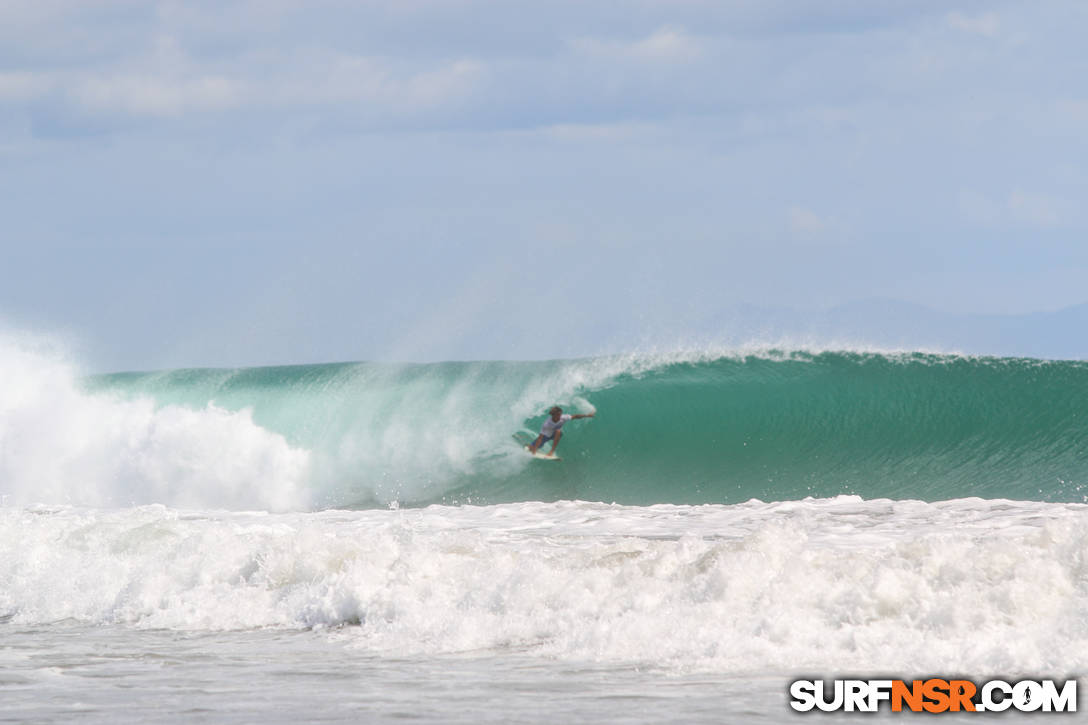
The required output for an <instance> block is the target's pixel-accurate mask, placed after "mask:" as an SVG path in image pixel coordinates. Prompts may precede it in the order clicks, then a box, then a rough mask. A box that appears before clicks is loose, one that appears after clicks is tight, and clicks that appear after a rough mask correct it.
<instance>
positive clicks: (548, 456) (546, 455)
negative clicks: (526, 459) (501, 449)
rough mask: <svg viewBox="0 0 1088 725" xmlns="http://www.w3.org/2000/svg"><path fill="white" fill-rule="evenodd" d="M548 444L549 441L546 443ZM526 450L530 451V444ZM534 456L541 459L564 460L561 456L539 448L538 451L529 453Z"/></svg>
mask: <svg viewBox="0 0 1088 725" xmlns="http://www.w3.org/2000/svg"><path fill="white" fill-rule="evenodd" d="M545 445H547V443H545ZM525 452H526V453H529V446H525ZM529 455H531V456H532V457H533V458H537V459H539V460H541V461H561V460H563V459H562V458H560V457H559V456H553V455H552V454H550V453H545V452H544V451H542V450H538V451H537V452H536V453H529Z"/></svg>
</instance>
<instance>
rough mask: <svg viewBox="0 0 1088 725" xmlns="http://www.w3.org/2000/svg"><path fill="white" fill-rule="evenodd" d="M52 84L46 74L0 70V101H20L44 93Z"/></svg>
mask: <svg viewBox="0 0 1088 725" xmlns="http://www.w3.org/2000/svg"><path fill="white" fill-rule="evenodd" d="M51 85H52V83H51V81H50V78H49V77H48V75H46V74H44V73H30V72H27V71H14V72H8V73H3V72H0V103H21V102H24V101H29V100H32V99H34V98H38V97H40V96H42V95H45V94H46V93H47V92H48V91H49V88H50V86H51Z"/></svg>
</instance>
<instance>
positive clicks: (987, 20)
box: [945, 12, 1001, 38]
mask: <svg viewBox="0 0 1088 725" xmlns="http://www.w3.org/2000/svg"><path fill="white" fill-rule="evenodd" d="M945 22H946V23H947V24H948V27H950V28H953V29H955V30H961V31H963V32H965V33H971V34H972V35H981V36H983V37H986V38H996V37H997V35H998V33H999V32H1000V30H1001V19H1000V18H998V16H997V13H983V14H981V15H974V16H971V15H964V14H963V13H959V12H953V13H949V14H948V15H946V16H945Z"/></svg>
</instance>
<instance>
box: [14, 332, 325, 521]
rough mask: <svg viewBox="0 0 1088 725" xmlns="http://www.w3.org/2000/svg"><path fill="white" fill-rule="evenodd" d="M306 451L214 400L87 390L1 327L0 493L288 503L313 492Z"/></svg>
mask: <svg viewBox="0 0 1088 725" xmlns="http://www.w3.org/2000/svg"><path fill="white" fill-rule="evenodd" d="M307 468H308V454H307V452H306V451H303V450H298V449H295V448H292V447H291V446H289V445H288V444H287V442H286V441H285V440H284V438H283V437H282V436H280V435H278V434H276V433H273V432H270V431H268V430H265V429H263V428H261V427H259V426H257V425H256V424H254V422H253V420H252V415H251V413H250V412H249V411H246V410H243V411H238V412H230V411H226V410H223V409H220V408H217V407H215V406H214V405H211V404H209V405H207V406H206V407H205V408H203V409H200V410H190V409H186V408H181V407H176V406H167V407H163V408H156V406H155V404H154V403H153V402H152V401H151V400H149V399H146V398H145V399H137V400H121V399H118V398H113V397H110V396H107V395H91V394H88V393H85V392H83V391H82V390H81V389H80V387H79V384H78V382H77V374H76V370H75V368H74V367H73V366H72V365H71V364H70V363H69V362H67V361H66V360H64V359H63V357H61V356H59V355H57V354H55V353H51V352H43V351H42V349H41V347H40V346H39V345H28V344H26V343H25V342H24V341H23V340H21V339H19V338H16V337H12V336H5V337H2V338H0V500H2V502H3V503H5V504H8V505H12V504H15V505H26V504H31V503H36V502H44V503H70V504H78V505H85V506H124V505H132V504H144V503H163V504H167V505H170V506H175V507H197V508H215V507H222V508H234V509H238V508H242V509H245V508H261V509H271V510H289V509H297V508H304V507H306V506H307V505H308V504H309V494H308V492H307V490H306V488H305V479H306V475H307Z"/></svg>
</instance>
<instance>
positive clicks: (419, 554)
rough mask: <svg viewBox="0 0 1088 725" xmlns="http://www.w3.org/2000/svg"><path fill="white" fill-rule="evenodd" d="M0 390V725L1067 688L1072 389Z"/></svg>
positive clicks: (1078, 666)
mask: <svg viewBox="0 0 1088 725" xmlns="http://www.w3.org/2000/svg"><path fill="white" fill-rule="evenodd" d="M0 372H2V373H3V375H2V380H0V663H2V667H0V702H2V703H3V707H2V708H0V722H40V723H62V722H63V723H67V722H74V721H78V722H111V723H113V722H228V723H246V722H258V721H260V722H294V721H300V720H301V721H306V722H392V721H398V722H400V721H405V720H408V721H422V722H466V723H467V722H496V723H499V722H503V723H506V722H526V723H530V722H532V723H536V722H554V721H557V720H558V721H566V720H571V721H589V722H632V723H633V722H685V723H689V722H690V723H721V722H741V721H743V722H755V723H759V722H767V723H771V722H794V721H798V720H803V719H804V718H805V716H804V715H801V714H799V713H795V712H793V711H792V710H791V708H790V706H789V700H790V696H789V692H788V690H789V685H790V682H791V681H793V680H795V679H798V678H824V679H834V678H848V677H862V678H878V677H891V678H904V679H924V678H927V677H931V676H932V677H951V676H956V677H963V678H966V679H971V680H973V681H976V682H982V681H985V680H988V679H992V678H1001V679H1006V680H1017V679H1039V678H1044V677H1045V678H1056V679H1062V680H1065V679H1069V678H1078V679H1079V682H1080V687H1081V689H1082V690H1083V689H1084V687H1085V683H1086V682H1088V680H1086V679H1085V676H1086V674H1088V505H1086V501H1088V446H1086V444H1085V428H1086V425H1088V363H1084V362H1071V361H1045V360H1030V359H1018V358H995V357H973V356H964V355H949V354H934V353H923V352H880V351H858V350H853V351H852V350H789V349H770V348H753V349H747V350H705V349H696V350H669V351H656V352H642V353H638V354H630V355H614V356H606V357H597V358H587V359H581V360H553V361H535V362H495V361H490V362H489V361H481V362H447V363H430V364H389V363H335V364H324V365H295V366H282V367H261V368H243V369H181V370H167V371H159V372H126V373H116V374H109V375H83V374H81V373H80V372H79V371H78V369H77V367H75V366H74V365H72V364H70V363H68V362H66V361H65V360H64V359H62V358H60V357H58V356H56V355H54V354H52V353H49V352H43V351H40V350H35V349H29V348H28V347H26V346H16V345H11V344H6V346H5V347H4V349H2V350H0ZM553 404H558V405H561V406H563V407H564V409H565V410H566V412H571V413H578V412H590V411H595V412H596V417H594V418H592V419H584V420H576V421H572V422H570V423H568V424H567V425H566V427H565V428H564V437H563V440H562V443H561V445H560V449H559V452H560V454H561V455H562V457H563V461H562V462H543V461H537V460H534V459H532V458H530V457H529V456H527V455H526V454H525V453H524V451H523V450H522V449H521V448H520V446H519V444H518V443H517V442H515V440H514V438H513V436H514V435H516V434H522V435H524V434H532V433H535V431H536V430H538V429H539V426H540V424H541V422H542V421H543V420H544V417H545V414H546V411H547V409H548V408H549V407H550V406H551V405H553ZM810 717H815V718H816V719H817V720H819V721H836V720H842V721H856V720H857V718H858V717H862V718H865V716H859V715H856V714H840V715H823V716H814V715H813V716H810ZM869 717H870V718H872V719H875V720H877V721H886V720H901V719H903V718H904V717H906V718H907V719H915V718H913V717H911V716H910V715H907V714H901V713H891V712H888V711H886V709H885V711H883V712H881V713H879V714H877V715H875V716H869ZM1032 717H1035V718H1039V719H1046V718H1048V715H1046V714H1042V713H1040V714H1036V715H1034V716H1031V717H1029V716H1025V715H1017V716H1016V718H1017V719H1018V720H1019V719H1024V718H1028V719H1031V718H1032ZM1049 717H1053V716H1052V715H1051V716H1049ZM978 719H979V716H978V715H971V714H958V715H957V714H948V715H945V716H943V720H945V721H948V722H957V721H960V720H965V721H968V722H974V721H978Z"/></svg>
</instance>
